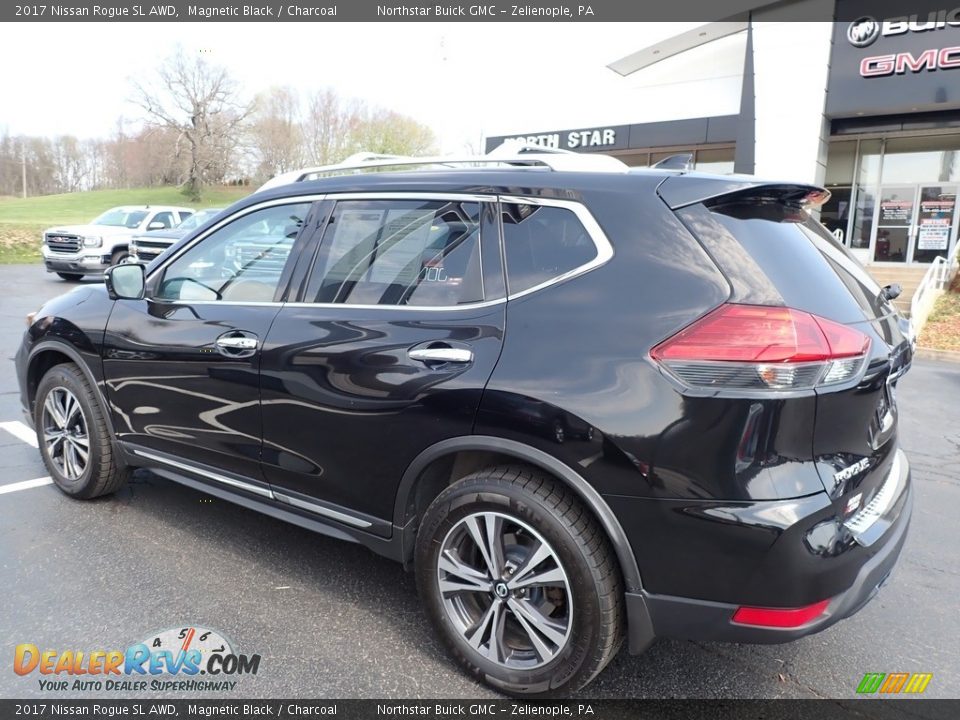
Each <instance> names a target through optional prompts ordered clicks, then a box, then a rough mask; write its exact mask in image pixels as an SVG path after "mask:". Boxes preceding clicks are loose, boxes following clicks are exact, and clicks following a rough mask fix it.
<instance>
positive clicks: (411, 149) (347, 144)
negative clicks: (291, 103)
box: [303, 88, 435, 165]
mask: <svg viewBox="0 0 960 720" xmlns="http://www.w3.org/2000/svg"><path fill="white" fill-rule="evenodd" d="M303 125H304V127H303V135H304V141H305V143H306V146H307V154H308V159H309V160H310V162H312V163H315V164H317V165H327V164H330V163H335V162H339V161H340V160H343V159H344V158H345V157H347V156H348V155H350V154H351V153H355V152H358V151H361V150H367V151H370V152H377V153H386V154H392V155H419V154H425V153H429V152H431V151H432V150H433V148H434V144H435V138H434V135H433V132H432V131H431V130H430V128H428V127H427V126H426V125H423V124H421V123H419V122H417V121H416V120H414V119H413V118H410V117H407V116H406V115H401V114H399V113H395V112H392V111H389V110H383V109H380V108H373V109H371V108H369V107H367V106H366V105H365V104H364V103H362V102H359V101H356V100H345V99H343V98H341V97H340V96H339V95H337V93H336V92H335V91H334V90H332V89H331V88H327V89H325V90H321V91H319V92H317V93H314V94H313V95H312V96H311V97H310V100H309V102H308V104H307V111H306V116H305V118H304V123H303Z"/></svg>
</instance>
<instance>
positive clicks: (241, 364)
mask: <svg viewBox="0 0 960 720" xmlns="http://www.w3.org/2000/svg"><path fill="white" fill-rule="evenodd" d="M278 311H279V307H278V306H237V305H228V304H222V303H208V304H204V303H197V304H187V303H170V302H158V301H155V300H150V299H147V300H119V301H117V303H116V305H115V307H114V310H113V314H112V315H111V317H110V323H109V327H108V331H107V333H106V335H105V337H104V341H103V347H102V352H103V368H104V377H105V378H106V386H107V397H108V399H109V402H110V410H111V412H112V415H113V421H114V426H115V428H116V433H117V438H118V439H119V440H121V441H124V442H132V443H136V444H137V445H140V446H143V447H145V448H152V449H155V450H162V451H165V452H169V453H173V454H175V455H178V456H180V457H182V458H185V459H188V460H193V461H195V462H201V463H204V464H207V465H212V466H214V467H222V468H224V469H226V470H229V471H231V472H235V473H239V474H241V475H246V476H249V477H251V478H260V477H261V472H260V446H261V421H260V415H261V413H260V405H259V399H260V379H259V364H260V357H259V355H258V354H255V355H253V356H251V357H248V358H233V357H227V356H224V355H222V354H221V353H220V352H218V351H217V348H216V346H215V344H214V343H215V341H216V339H217V338H218V337H219V336H220V335H223V334H224V333H227V332H230V331H237V330H239V331H245V332H247V333H250V334H251V335H254V336H257V337H259V338H260V339H261V340H262V339H263V338H265V337H266V335H267V331H268V330H269V329H270V324H271V323H272V322H273V319H274V317H276V315H277V312H278Z"/></svg>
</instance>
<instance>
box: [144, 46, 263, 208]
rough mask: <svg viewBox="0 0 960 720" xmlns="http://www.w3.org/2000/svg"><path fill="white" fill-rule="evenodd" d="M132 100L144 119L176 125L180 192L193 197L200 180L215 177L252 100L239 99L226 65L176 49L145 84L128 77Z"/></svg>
mask: <svg viewBox="0 0 960 720" xmlns="http://www.w3.org/2000/svg"><path fill="white" fill-rule="evenodd" d="M133 88H134V97H133V102H134V103H136V104H137V105H139V106H140V107H141V108H142V109H143V110H144V111H145V112H146V114H147V121H148V123H150V124H153V125H155V126H163V127H167V128H170V129H172V130H176V131H177V145H176V148H175V152H176V154H177V155H179V154H180V153H182V152H185V153H186V155H187V158H188V163H187V177H186V182H185V185H184V192H185V193H186V194H187V195H188V196H190V197H193V198H199V196H200V193H201V190H202V188H203V186H204V185H207V184H209V183H211V182H214V181H217V180H221V179H222V178H223V177H224V176H225V175H226V174H227V172H228V171H229V165H230V160H231V156H232V154H233V152H234V150H235V149H236V147H237V144H238V142H239V140H240V126H241V125H242V123H243V122H244V120H245V119H246V118H247V116H248V115H249V114H250V112H251V110H252V103H250V104H245V103H243V102H242V101H241V99H240V92H239V88H238V87H237V84H236V83H235V82H234V81H233V79H232V78H231V77H230V76H229V74H228V73H227V70H226V68H223V67H219V66H215V65H211V64H210V63H208V62H207V61H206V60H205V59H204V58H203V57H201V56H200V55H197V56H195V57H188V56H187V55H185V54H184V52H183V50H182V49H177V51H176V52H175V53H174V54H173V55H172V56H171V57H169V58H168V59H167V60H166V61H165V62H164V63H163V64H162V65H161V66H160V68H159V69H158V70H157V73H156V77H155V78H154V79H153V80H152V81H150V82H148V83H145V84H141V83H139V82H137V81H134V82H133Z"/></svg>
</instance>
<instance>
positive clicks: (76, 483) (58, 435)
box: [33, 363, 129, 499]
mask: <svg viewBox="0 0 960 720" xmlns="http://www.w3.org/2000/svg"><path fill="white" fill-rule="evenodd" d="M33 420H34V426H35V427H36V429H37V442H38V444H39V446H40V455H41V456H42V457H43V462H44V465H46V467H47V471H48V472H49V473H50V477H51V478H52V479H53V481H54V482H55V483H56V484H57V487H59V488H60V489H61V490H63V491H64V492H65V493H67V494H68V495H71V496H73V497H76V498H81V499H89V498H95V497H99V496H100V495H107V494H109V493H112V492H115V491H116V490H118V489H119V488H120V486H121V485H123V483H124V482H125V481H126V479H127V476H128V474H129V471H128V470H127V469H126V467H125V466H124V465H123V463H122V462H120V460H119V458H117V457H116V454H115V452H114V450H113V445H112V443H111V442H110V431H109V429H108V427H107V423H106V420H105V419H104V416H103V411H102V410H101V408H100V403H99V402H98V401H97V398H96V396H95V395H94V393H93V389H92V388H91V387H90V383H88V382H87V379H86V377H85V376H84V374H83V372H82V371H81V370H80V368H78V367H77V366H76V365H74V364H73V363H64V364H61V365H55V366H54V367H52V368H51V369H50V370H48V371H47V374H46V375H44V376H43V379H42V380H40V384H39V386H38V387H37V397H36V401H35V403H34V411H33Z"/></svg>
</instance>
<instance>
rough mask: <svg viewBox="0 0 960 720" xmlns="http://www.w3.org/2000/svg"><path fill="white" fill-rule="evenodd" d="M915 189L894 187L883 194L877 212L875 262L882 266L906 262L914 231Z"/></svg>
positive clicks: (907, 186)
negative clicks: (881, 263)
mask: <svg viewBox="0 0 960 720" xmlns="http://www.w3.org/2000/svg"><path fill="white" fill-rule="evenodd" d="M916 192H917V191H916V187H915V186H913V185H894V186H890V187H884V188H881V190H880V205H879V207H878V208H877V239H876V244H875V246H874V249H873V259H874V260H877V261H883V262H906V260H907V249H908V247H909V242H910V229H911V228H912V227H913V210H914V200H915V198H916Z"/></svg>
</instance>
